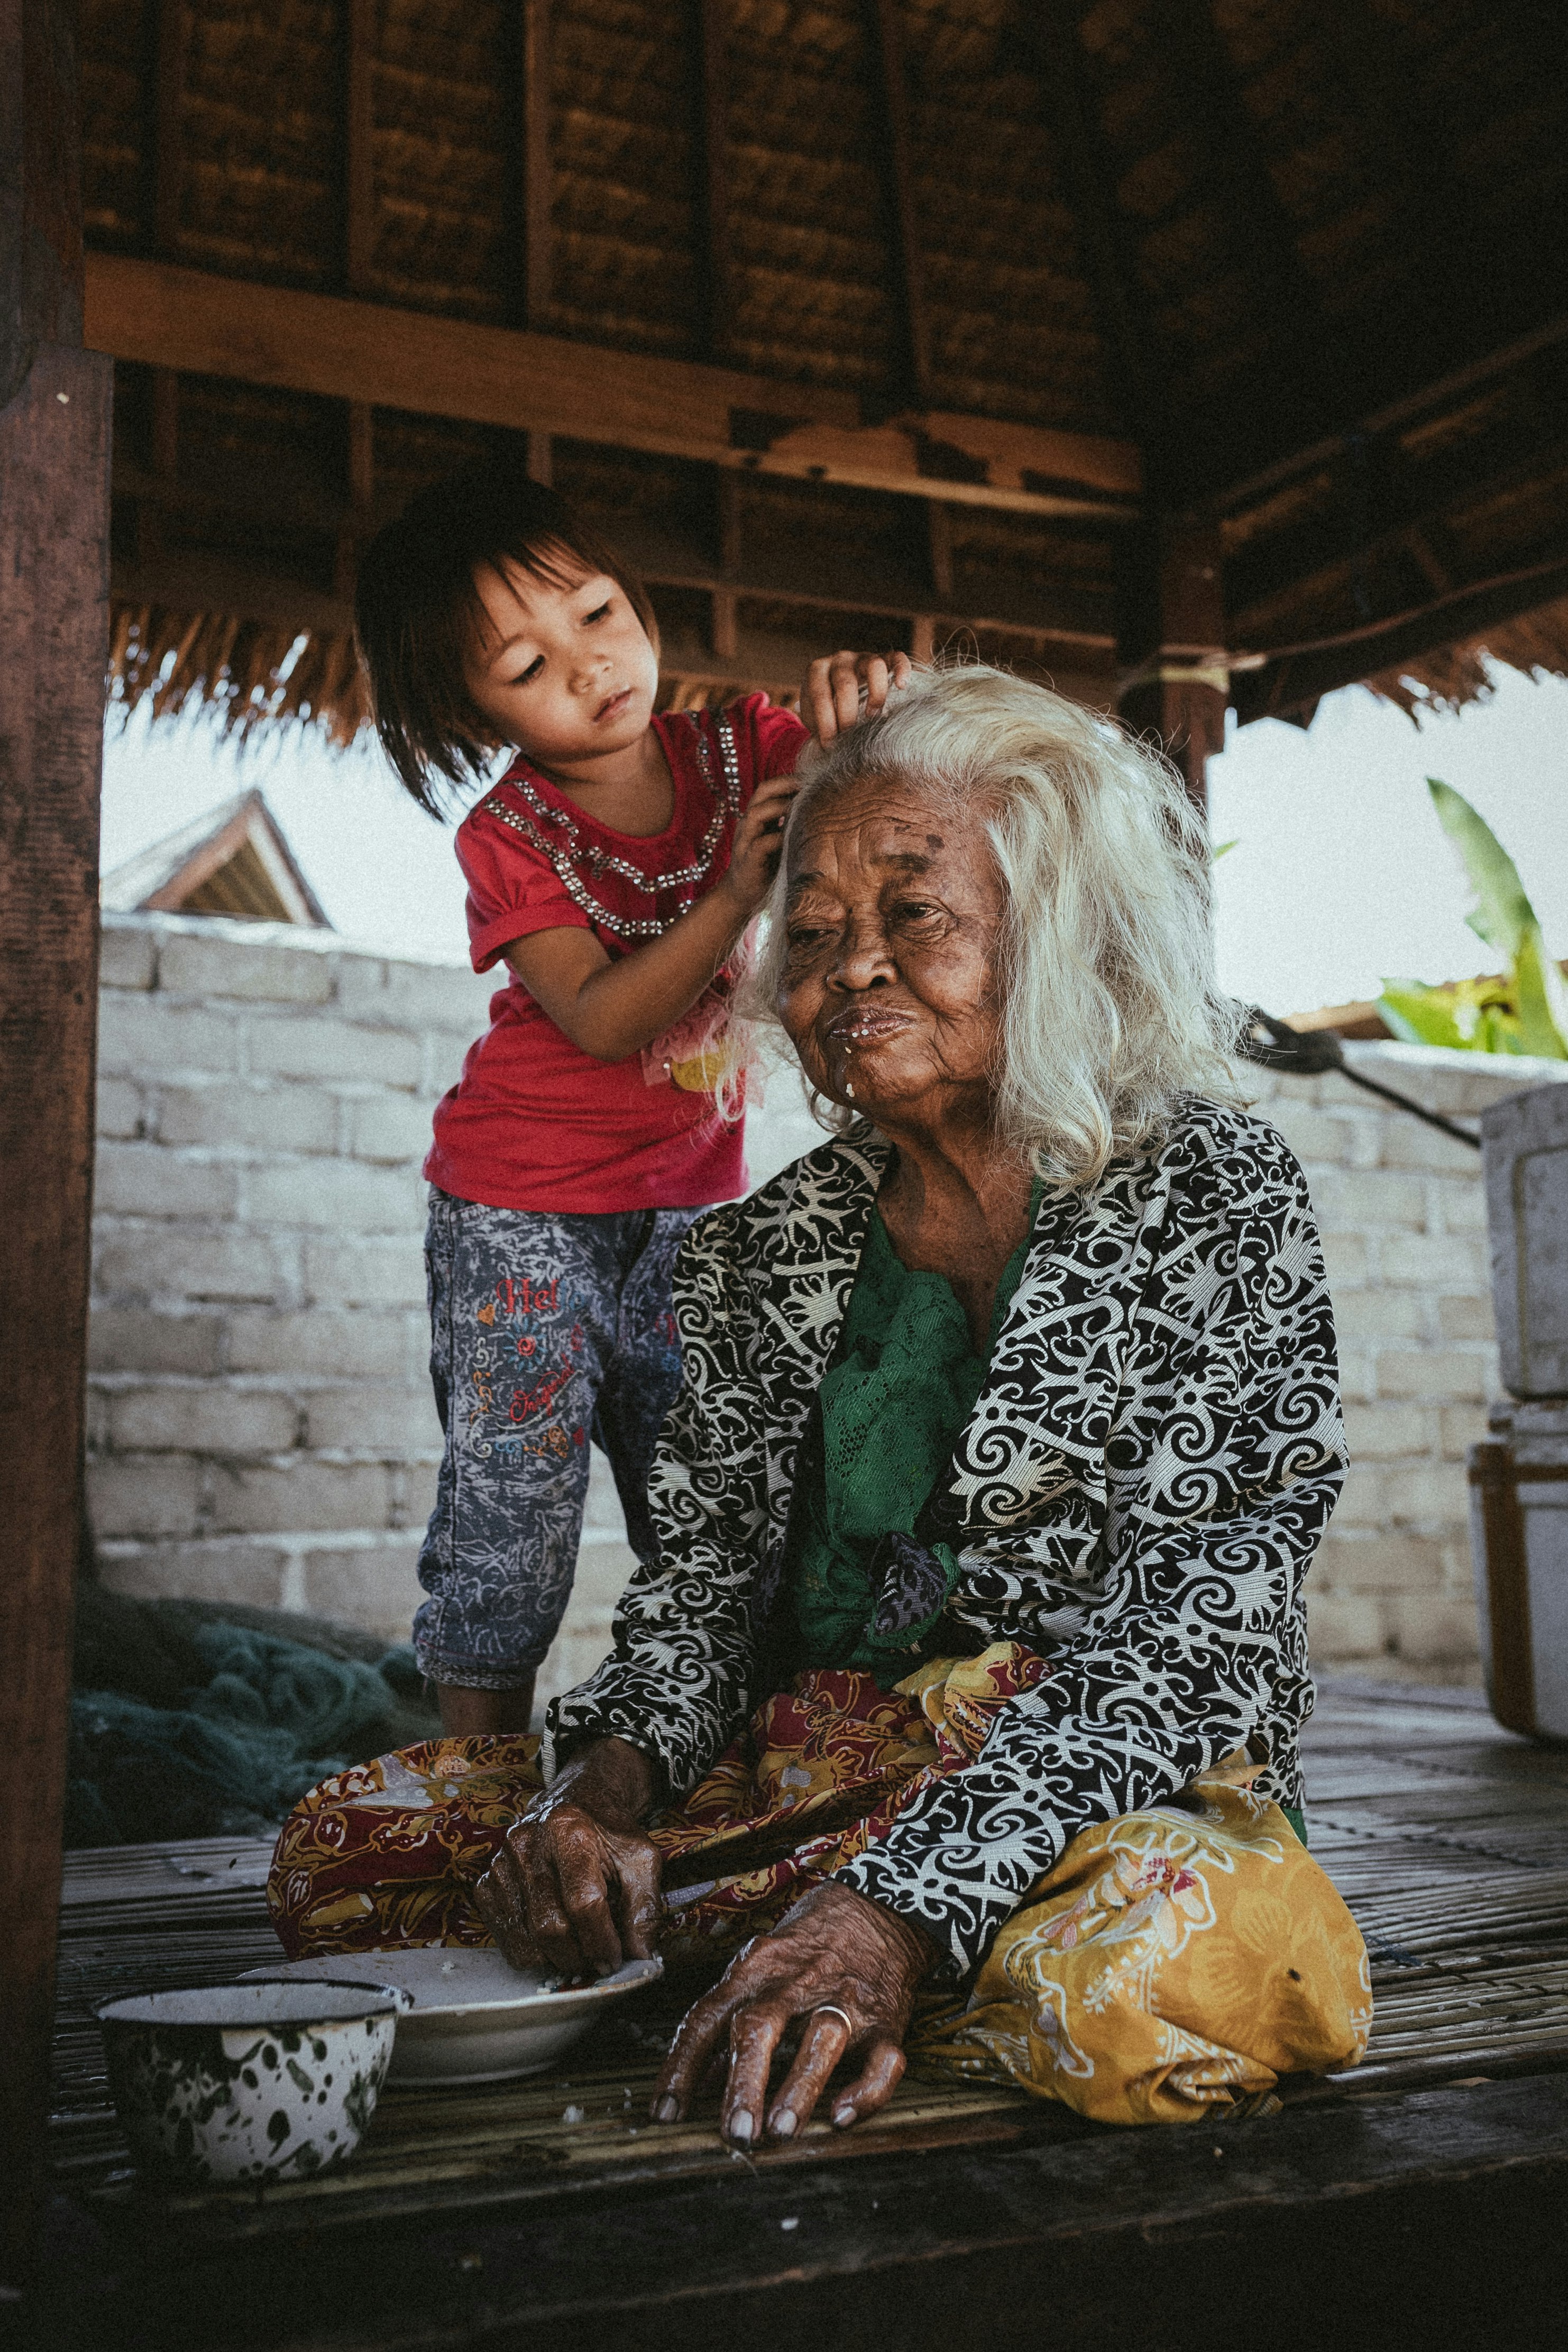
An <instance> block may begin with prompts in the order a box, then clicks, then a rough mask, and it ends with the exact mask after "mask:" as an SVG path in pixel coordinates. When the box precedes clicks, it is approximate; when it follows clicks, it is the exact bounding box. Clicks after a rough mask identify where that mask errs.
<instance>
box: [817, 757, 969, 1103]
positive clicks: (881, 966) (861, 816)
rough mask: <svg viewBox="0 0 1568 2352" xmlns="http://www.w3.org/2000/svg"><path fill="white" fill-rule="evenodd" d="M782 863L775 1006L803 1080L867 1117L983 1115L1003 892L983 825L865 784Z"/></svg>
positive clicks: (829, 810) (823, 811) (887, 780)
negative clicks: (781, 948)
mask: <svg viewBox="0 0 1568 2352" xmlns="http://www.w3.org/2000/svg"><path fill="white" fill-rule="evenodd" d="M788 858H789V886H788V887H789V896H788V898H787V900H786V914H785V932H786V940H787V946H786V952H785V959H784V966H783V977H782V980H781V982H780V983H779V998H778V1003H779V1017H780V1019H781V1020H782V1021H783V1024H784V1026H785V1028H786V1029H787V1030H788V1031H789V1037H790V1040H791V1042H792V1043H793V1045H794V1047H795V1051H796V1052H797V1053H798V1054H799V1055H800V1060H801V1063H802V1065H803V1066H804V1068H805V1071H806V1074H807V1076H808V1077H809V1078H810V1081H811V1084H812V1085H813V1086H814V1087H816V1088H817V1090H818V1092H819V1093H821V1094H822V1095H825V1096H827V1097H829V1098H830V1099H831V1100H832V1101H834V1102H839V1103H849V1104H852V1106H853V1107H854V1108H855V1109H857V1110H860V1111H863V1112H864V1113H865V1114H866V1116H867V1117H868V1118H872V1119H873V1120H875V1121H877V1122H878V1123H881V1121H882V1120H883V1118H886V1119H887V1120H888V1121H889V1122H891V1123H892V1124H893V1125H894V1126H896V1125H897V1124H898V1123H899V1120H900V1118H901V1117H902V1118H909V1119H913V1120H915V1122H916V1123H925V1122H927V1121H931V1120H940V1119H941V1118H947V1117H954V1116H961V1117H964V1118H970V1119H972V1118H975V1117H977V1116H978V1117H980V1118H984V1117H986V1115H987V1113H988V1104H989V1099H990V1091H991V1089H990V1079H989V1073H990V1071H991V1069H992V1067H993V1062H994V1054H995V1047H996V1044H997V1028H998V1010H999V1008H998V989H997V981H996V973H995V959H996V954H997V950H998V941H999V939H1000V933H1001V924H1002V918H1003V913H1004V909H1005V898H1004V893H1003V889H1002V885H1001V881H1000V878H999V877H998V873H997V870H996V864H995V860H994V858H993V856H992V854H991V848H990V844H989V842H988V840H987V837H986V831H985V824H984V820H983V818H982V817H981V816H980V815H979V814H978V813H977V812H976V811H973V810H964V811H961V812H958V813H955V812H954V811H953V810H952V809H951V807H950V806H948V805H946V804H944V805H943V806H942V807H941V809H940V810H938V809H937V808H936V806H935V805H934V804H933V803H931V802H930V801H928V800H926V799H925V798H923V797H922V796H921V794H920V793H918V792H916V791H915V790H913V789H912V788H911V787H910V786H908V785H907V784H904V782H901V781H900V779H899V778H897V777H896V776H886V777H871V778H868V779H866V781H865V782H862V783H859V784H855V785H853V786H852V787H851V788H850V789H849V790H847V791H846V792H844V793H841V794H839V795H838V796H837V797H836V798H834V799H832V800H831V801H830V802H829V803H827V804H826V805H825V806H824V807H821V808H820V809H809V810H808V811H807V812H806V814H805V815H804V817H803V818H802V820H801V822H800V824H799V825H798V826H797V827H796V828H795V829H794V830H793V831H792V832H791V835H790V837H789V850H788Z"/></svg>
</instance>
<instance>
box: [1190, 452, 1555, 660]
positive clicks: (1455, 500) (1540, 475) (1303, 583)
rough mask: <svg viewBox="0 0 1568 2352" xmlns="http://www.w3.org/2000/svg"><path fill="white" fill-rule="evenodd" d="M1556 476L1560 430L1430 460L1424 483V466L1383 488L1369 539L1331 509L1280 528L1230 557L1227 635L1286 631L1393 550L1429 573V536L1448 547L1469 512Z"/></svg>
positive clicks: (1244, 639) (1345, 513) (1344, 513)
mask: <svg viewBox="0 0 1568 2352" xmlns="http://www.w3.org/2000/svg"><path fill="white" fill-rule="evenodd" d="M1564 472H1568V438H1565V437H1564V436H1563V435H1562V434H1561V433H1559V434H1557V435H1554V436H1552V438H1551V439H1550V440H1542V441H1531V442H1530V444H1529V446H1525V447H1521V446H1518V445H1517V443H1516V444H1515V446H1513V447H1512V448H1511V449H1507V450H1504V451H1500V452H1497V453H1495V454H1494V455H1493V457H1492V459H1491V462H1490V463H1481V464H1477V463H1475V462H1474V461H1473V459H1472V460H1471V462H1469V463H1464V462H1456V461H1450V462H1448V463H1447V464H1443V463H1434V464H1433V465H1432V466H1431V467H1430V469H1429V476H1430V478H1428V469H1427V468H1423V469H1422V472H1421V474H1420V475H1419V476H1417V477H1415V478H1411V477H1410V476H1409V474H1408V473H1406V474H1405V475H1403V476H1396V477H1394V478H1392V479H1391V480H1390V481H1389V482H1388V484H1387V485H1386V486H1385V490H1384V493H1383V502H1382V510H1381V512H1380V514H1379V515H1378V516H1377V517H1376V518H1375V524H1376V527H1375V529H1374V530H1372V531H1371V532H1369V533H1364V532H1361V531H1358V530H1357V529H1356V527H1355V526H1356V518H1355V517H1354V514H1353V513H1352V512H1350V511H1349V510H1348V509H1346V508H1345V507H1343V506H1338V507H1336V508H1335V509H1333V510H1332V511H1331V512H1330V513H1329V514H1328V515H1326V516H1324V517H1322V518H1314V519H1313V520H1312V521H1311V522H1307V523H1303V524H1301V526H1300V527H1299V528H1298V529H1296V530H1291V531H1284V532H1281V533H1280V534H1279V535H1278V537H1277V539H1275V540H1272V541H1270V542H1269V543H1268V544H1267V545H1266V547H1265V548H1264V550H1263V551H1261V553H1260V555H1259V556H1258V557H1257V558H1256V559H1255V560H1253V561H1250V562H1249V560H1248V551H1243V552H1242V554H1241V555H1239V556H1234V557H1232V559H1231V562H1230V563H1229V565H1228V572H1227V577H1228V587H1229V595H1230V603H1231V606H1232V612H1233V619H1232V634H1233V635H1234V636H1235V638H1236V641H1237V642H1238V643H1239V644H1241V645H1256V644H1257V643H1259V641H1260V638H1262V637H1264V636H1265V635H1266V633H1267V632H1268V631H1270V630H1272V629H1277V628H1278V627H1279V626H1280V625H1281V623H1282V622H1283V623H1285V625H1289V623H1288V616H1289V614H1291V611H1292V610H1297V609H1299V608H1300V607H1301V606H1302V605H1303V604H1305V605H1310V604H1312V603H1314V602H1315V601H1316V600H1318V599H1319V598H1321V597H1323V596H1327V595H1333V593H1336V591H1338V590H1340V589H1342V588H1343V587H1344V586H1345V585H1346V583H1349V582H1351V581H1352V580H1354V579H1355V578H1356V577H1358V576H1360V575H1362V574H1364V573H1365V572H1368V571H1370V570H1371V568H1372V567H1373V566H1374V565H1375V564H1376V563H1377V562H1380V561H1382V560H1383V559H1384V558H1385V557H1386V556H1387V555H1389V554H1390V553H1391V552H1393V551H1396V550H1397V549H1400V548H1405V549H1408V550H1410V551H1412V552H1413V553H1414V554H1415V558H1416V562H1417V563H1418V564H1419V565H1420V566H1421V568H1422V569H1423V570H1424V571H1427V572H1428V574H1430V571H1431V564H1432V561H1433V558H1432V553H1431V541H1432V539H1433V537H1434V536H1435V537H1436V538H1437V540H1438V541H1447V540H1448V536H1449V534H1450V533H1451V532H1452V531H1453V530H1454V529H1455V527H1456V526H1457V525H1458V523H1460V522H1461V521H1462V520H1463V517H1464V516H1465V514H1466V513H1467V512H1468V511H1470V510H1473V509H1476V508H1478V507H1481V506H1485V505H1487V504H1489V503H1490V501H1491V500H1493V499H1500V498H1504V497H1506V496H1507V495H1508V494H1509V493H1510V492H1511V491H1515V490H1522V489H1525V488H1528V487H1529V486H1530V485H1531V484H1532V483H1534V482H1538V481H1541V480H1545V479H1549V478H1551V476H1552V474H1553V473H1556V474H1558V475H1562V474H1563V473H1564ZM1416 541H1419V542H1421V544H1420V545H1419V546H1417V545H1416V544H1415V542H1416ZM1444 568H1445V569H1446V568H1447V567H1444ZM1433 584H1434V585H1435V586H1437V588H1439V590H1441V591H1443V592H1445V593H1446V592H1447V591H1448V589H1449V588H1451V587H1452V586H1453V585H1454V584H1455V583H1454V582H1453V581H1452V579H1448V578H1445V579H1440V580H1435V581H1434V583H1433Z"/></svg>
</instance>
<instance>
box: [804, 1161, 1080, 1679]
mask: <svg viewBox="0 0 1568 2352" xmlns="http://www.w3.org/2000/svg"><path fill="white" fill-rule="evenodd" d="M1039 1203H1040V1186H1039V1185H1038V1184H1037V1185H1036V1186H1035V1188H1034V1191H1033V1193H1032V1195H1031V1197H1030V1230H1031V1231H1032V1229H1033V1225H1034V1215H1035V1211H1036V1209H1037V1208H1038V1206H1039ZM1028 1253H1029V1234H1025V1236H1024V1238H1023V1240H1022V1241H1021V1242H1020V1243H1019V1245H1018V1247H1017V1249H1016V1250H1015V1251H1014V1252H1013V1254H1012V1256H1011V1257H1010V1258H1009V1261H1008V1264H1007V1265H1006V1268H1005V1269H1004V1271H1003V1274H1002V1277H1001V1280H1000V1281H999V1282H998V1285H997V1297H996V1304H995V1306H994V1307H993V1308H992V1310H991V1328H990V1335H989V1338H988V1340H987V1343H986V1351H985V1354H984V1355H977V1354H976V1352H975V1349H974V1343H973V1341H972V1340H971V1339H970V1337H969V1320H968V1318H967V1315H966V1314H965V1312H964V1309H963V1307H961V1306H960V1305H959V1303H958V1297H957V1294H956V1291H955V1290H954V1288H953V1286H952V1284H951V1283H950V1282H949V1281H948V1280H947V1277H946V1275H941V1274H926V1273H912V1272H911V1270H910V1269H909V1267H908V1266H906V1265H904V1263H903V1261H902V1260H901V1259H900V1258H899V1256H898V1255H897V1254H896V1252H895V1251H894V1246H893V1243H892V1241H891V1240H890V1238H889V1236H888V1231H887V1227H886V1226H885V1225H884V1224H883V1221H882V1213H881V1211H880V1210H878V1211H876V1212H874V1213H873V1216H872V1218H871V1222H870V1224H869V1226H868V1228H867V1232H866V1239H865V1248H864V1250H863V1252H862V1256H861V1263H860V1270H859V1272H858V1273H857V1275H856V1276H855V1282H854V1288H853V1289H852V1291H851V1293H850V1300H849V1305H848V1307H847V1308H846V1310H845V1313H844V1323H843V1329H842V1330H841V1333H840V1335H839V1342H838V1345H837V1347H836V1348H835V1349H834V1350H833V1355H832V1360H831V1363H830V1365H829V1368H828V1370H827V1371H826V1372H825V1374H824V1375H823V1378H822V1384H821V1391H820V1394H819V1410H820V1416H821V1452H820V1454H816V1450H815V1449H814V1448H811V1447H807V1448H805V1449H803V1452H802V1465H801V1466H802V1471H803V1473H804V1476H803V1481H802V1486H801V1488H800V1492H799V1493H798V1494H797V1496H796V1504H795V1509H794V1512H793V1514H792V1524H791V1528H790V1542H789V1551H790V1555H791V1557H790V1560H789V1568H790V1570H791V1577H790V1580H791V1583H792V1586H793V1591H794V1601H795V1614H796V1620H797V1624H798V1627H799V1632H800V1662H801V1664H804V1665H810V1666H860V1667H863V1668H866V1669H869V1670H871V1671H873V1672H875V1673H877V1674H878V1675H879V1676H880V1677H881V1678H882V1679H883V1681H884V1682H894V1681H897V1680H898V1679H899V1677H900V1676H901V1675H906V1674H908V1673H909V1672H910V1670H911V1667H912V1665H913V1664H914V1663H915V1658H914V1656H913V1655H912V1651H917V1650H918V1646H919V1643H920V1642H921V1640H922V1638H923V1636H924V1635H925V1633H929V1632H930V1630H931V1629H932V1627H933V1626H934V1625H935V1623H936V1620H937V1619H938V1618H939V1617H940V1615H941V1613H942V1611H943V1609H944V1608H945V1607H946V1601H947V1595H948V1593H950V1592H951V1591H952V1588H953V1583H954V1580H955V1579H956V1574H957V1563H956V1560H955V1559H954V1556H953V1553H952V1552H951V1550H950V1549H948V1547H947V1546H946V1544H942V1543H936V1544H933V1545H931V1546H930V1547H929V1551H930V1553H931V1554H932V1555H934V1556H935V1558H936V1559H937V1560H939V1561H940V1562H941V1565H942V1568H943V1570H945V1572H946V1590H945V1591H942V1593H941V1594H940V1596H939V1597H935V1596H934V1598H935V1601H936V1605H935V1606H934V1607H933V1608H932V1609H931V1610H930V1611H929V1612H927V1615H926V1619H925V1622H924V1623H921V1624H916V1625H915V1626H914V1627H908V1626H905V1627H904V1628H903V1629H901V1630H900V1631H899V1633H897V1634H896V1636H894V1637H892V1638H887V1637H883V1636H882V1635H880V1634H878V1633H876V1632H875V1631H874V1629H873V1623H872V1620H873V1614H874V1613H875V1611H876V1605H877V1599H878V1590H877V1586H878V1579H877V1577H876V1575H875V1573H874V1572H873V1559H872V1555H873V1552H874V1551H875V1549H876V1547H877V1545H878V1543H879V1542H880V1541H881V1539H882V1538H883V1537H884V1536H888V1535H892V1534H898V1535H904V1536H910V1535H913V1533H914V1530H915V1521H916V1519H917V1518H918V1517H919V1516H920V1513H921V1510H922V1508H923V1507H924V1506H925V1500H926V1497H927V1496H929V1495H930V1493H931V1491H932V1489H933V1487H934V1486H936V1481H937V1480H938V1479H939V1478H940V1477H941V1475H942V1474H943V1472H944V1471H945V1470H946V1467H947V1465H948V1462H949V1461H950V1459H951V1458H952V1453H953V1448H954V1446H955V1444H956V1442H957V1439H958V1435H959V1433H960V1432H961V1430H962V1429H963V1427H964V1424H965V1423H966V1422H967V1420H968V1418H969V1415H970V1414H971V1412H973V1411H974V1408H975V1402H976V1399H977V1397H978V1395H979V1393H980V1390H981V1387H982V1385H983V1384H984V1381H985V1377H986V1367H987V1365H988V1362H989V1361H990V1356H991V1350H992V1349H993V1348H994V1347H995V1345H996V1339H997V1333H998V1330H999V1329H1000V1328H1001V1323H1002V1318H1003V1317H1004V1316H1005V1315H1006V1313H1007V1310H1008V1307H1009V1305H1010V1304H1011V1301H1012V1296H1013V1293H1014V1291H1015V1290H1016V1289H1017V1288H1018V1286H1019V1280H1020V1278H1021V1276H1022V1274H1023V1268H1024V1260H1025V1258H1026V1256H1027V1255H1028ZM813 1474H815V1475H813Z"/></svg>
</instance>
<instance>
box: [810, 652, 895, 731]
mask: <svg viewBox="0 0 1568 2352" xmlns="http://www.w3.org/2000/svg"><path fill="white" fill-rule="evenodd" d="M913 675H914V664H913V663H912V662H911V660H910V658H909V656H908V655H907V654H852V653H841V654H829V655H827V656H824V658H823V659H822V660H821V661H814V662H813V663H812V664H811V667H810V669H809V670H808V671H807V672H806V683H805V686H804V688H802V689H801V694H800V716H801V718H802V719H804V720H805V722H806V724H807V726H808V727H809V728H810V730H811V732H812V734H813V735H814V736H815V737H816V739H817V740H818V742H819V743H831V741H832V740H833V738H834V736H835V735H840V734H841V733H842V732H843V731H844V730H845V729H846V728H850V727H852V726H853V725H854V724H855V722H856V720H857V719H874V718H875V717H876V714H877V712H878V711H879V710H880V709H882V707H883V703H885V702H886V700H887V698H888V696H889V694H890V693H891V692H892V691H893V688H894V687H895V686H907V685H908V683H909V681H910V678H911V677H912V676H913ZM862 696H863V698H864V708H863V709H862Z"/></svg>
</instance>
